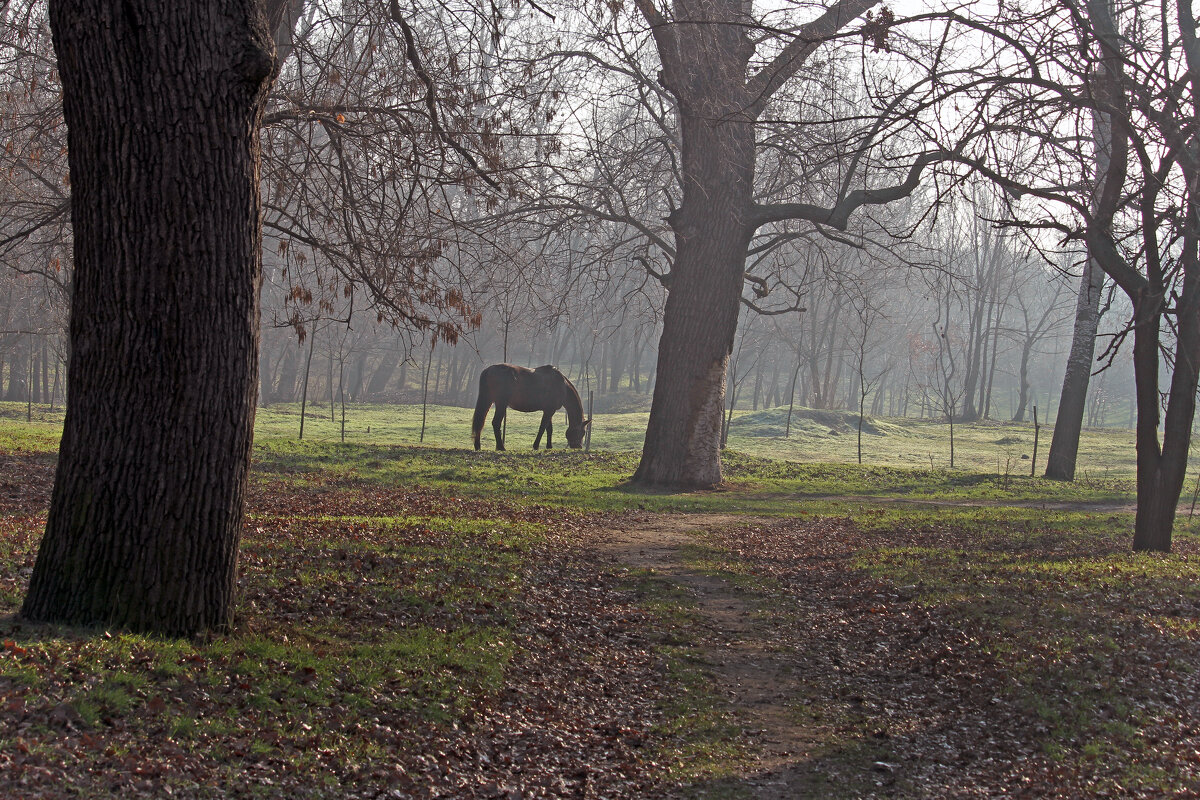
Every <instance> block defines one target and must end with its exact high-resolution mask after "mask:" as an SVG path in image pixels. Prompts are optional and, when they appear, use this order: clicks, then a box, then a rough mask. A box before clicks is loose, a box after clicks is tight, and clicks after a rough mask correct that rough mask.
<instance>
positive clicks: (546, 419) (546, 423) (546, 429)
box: [533, 411, 552, 450]
mask: <svg viewBox="0 0 1200 800" xmlns="http://www.w3.org/2000/svg"><path fill="white" fill-rule="evenodd" d="M551 416H552V414H551V413H550V412H546V411H543V412H542V424H541V425H540V426H539V427H538V435H537V438H536V439H534V440H533V449H534V450H537V449H538V445H540V444H541V443H542V434H543V433H544V434H546V449H547V450H549V449H550V417H551Z"/></svg>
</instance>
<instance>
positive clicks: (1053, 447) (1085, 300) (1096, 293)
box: [1046, 259, 1104, 481]
mask: <svg viewBox="0 0 1200 800" xmlns="http://www.w3.org/2000/svg"><path fill="white" fill-rule="evenodd" d="M1103 288H1104V270H1102V269H1100V266H1099V264H1097V263H1096V262H1095V260H1092V259H1089V260H1088V265H1087V268H1086V270H1085V271H1084V275H1083V281H1082V283H1081V284H1080V286H1079V298H1078V301H1077V302H1076V305H1075V332H1074V334H1073V335H1072V338H1071V353H1070V355H1068V356H1067V370H1066V373H1065V374H1064V375H1063V388H1062V395H1061V396H1060V397H1059V401H1058V415H1057V416H1056V417H1055V420H1054V437H1053V438H1052V439H1051V440H1050V453H1049V455H1047V457H1046V477H1047V478H1053V479H1055V480H1060V481H1071V480H1074V479H1075V460H1076V456H1077V455H1078V453H1079V434H1080V432H1081V431H1082V430H1083V412H1084V408H1085V405H1086V403H1087V390H1088V384H1089V383H1090V381H1091V377H1092V359H1093V358H1094V356H1095V353H1096V331H1097V329H1098V328H1099V326H1100V292H1101V291H1102V290H1103Z"/></svg>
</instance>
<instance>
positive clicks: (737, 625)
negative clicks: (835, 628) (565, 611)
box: [597, 514, 823, 800]
mask: <svg viewBox="0 0 1200 800" xmlns="http://www.w3.org/2000/svg"><path fill="white" fill-rule="evenodd" d="M771 521H774V520H770V519H768V518H754V517H747V516H740V515H726V514H638V515H631V516H627V517H623V518H621V519H619V520H617V521H616V522H615V523H614V524H613V525H611V526H609V527H606V528H604V529H602V530H599V531H597V533H598V536H599V541H598V546H599V549H600V552H601V554H602V555H603V556H606V557H608V558H609V559H611V560H612V561H614V562H616V563H618V564H620V565H623V566H626V567H629V568H631V569H641V570H653V571H654V573H655V574H657V575H660V576H662V577H665V578H668V579H670V580H671V581H673V582H674V583H676V584H678V585H680V586H683V587H685V588H686V589H687V590H688V591H689V592H690V594H691V595H692V597H693V599H694V601H695V604H696V610H697V612H698V613H699V615H700V617H701V620H702V622H701V625H702V627H703V629H704V630H705V633H706V635H705V636H704V637H703V639H702V640H701V641H698V642H695V643H694V644H695V647H696V649H697V650H698V651H699V652H700V654H701V657H702V659H703V662H704V663H705V665H706V668H707V671H709V672H710V673H711V674H712V676H713V678H714V680H715V682H716V684H717V685H716V687H715V688H716V691H717V693H718V694H720V695H723V696H724V697H725V698H726V699H727V700H728V701H729V703H730V705H731V706H732V707H733V708H734V709H735V713H736V715H737V719H738V722H739V724H740V725H741V727H742V728H743V730H745V731H746V735H747V737H748V738H749V739H750V740H751V741H752V744H753V745H754V749H756V750H757V751H758V758H757V761H756V763H755V764H754V768H753V769H752V770H751V773H752V774H749V775H746V776H744V777H743V778H742V779H741V780H740V781H738V784H739V785H740V786H741V787H742V788H743V789H744V790H745V791H748V792H749V796H750V797H754V798H763V799H764V800H777V799H779V800H782V799H783V798H801V797H812V796H817V795H815V794H814V791H815V790H816V787H817V786H818V785H821V784H822V783H823V776H820V775H814V774H813V773H812V770H811V769H805V768H804V767H803V766H797V765H804V764H807V763H810V761H811V759H810V758H809V752H810V750H811V749H812V747H813V746H814V745H815V744H816V741H817V740H816V738H815V736H814V733H813V731H811V730H809V729H807V728H805V727H804V726H803V725H800V724H798V723H797V722H796V721H795V716H796V715H795V712H794V711H792V710H790V709H789V708H788V706H787V705H786V700H787V698H789V697H793V696H794V695H795V694H796V692H795V691H794V685H795V683H796V681H797V680H799V677H798V676H799V671H798V670H797V669H796V667H795V665H794V664H793V663H791V661H792V659H794V656H789V654H788V653H787V652H786V651H782V652H781V650H780V648H778V647H775V646H774V642H773V638H772V636H771V631H770V630H769V629H768V628H766V627H765V626H764V625H763V624H762V623H756V622H755V615H756V611H757V610H758V609H757V608H756V607H755V606H754V605H753V603H752V602H751V601H750V600H749V598H748V597H747V594H746V593H745V592H743V591H740V590H738V589H737V588H736V587H734V586H731V585H730V584H729V583H728V582H726V581H725V580H723V579H721V578H719V577H715V576H712V575H708V574H705V573H703V572H698V571H696V570H693V569H690V568H688V567H687V566H686V565H685V564H684V559H683V553H682V550H683V549H684V548H685V547H687V546H688V545H695V544H697V539H696V537H695V535H694V534H695V533H696V532H699V531H703V530H706V529H713V528H720V527H732V526H735V525H750V524H755V523H766V522H771ZM738 796H741V795H738Z"/></svg>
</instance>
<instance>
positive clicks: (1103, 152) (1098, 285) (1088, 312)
mask: <svg viewBox="0 0 1200 800" xmlns="http://www.w3.org/2000/svg"><path fill="white" fill-rule="evenodd" d="M1107 6H1108V7H1107V8H1106V9H1104V19H1103V20H1097V24H1099V25H1110V24H1111V22H1110V21H1109V20H1110V19H1111V15H1112V10H1111V3H1108V4H1107ZM1089 8H1090V10H1091V13H1092V14H1093V16H1095V14H1096V12H1097V11H1099V10H1100V9H1099V5H1097V7H1096V8H1092V7H1091V5H1089ZM1092 143H1093V145H1094V146H1095V152H1096V180H1095V183H1096V185H1097V186H1101V185H1103V184H1104V183H1105V181H1106V180H1107V176H1108V171H1109V160H1110V158H1111V155H1112V148H1113V126H1112V120H1111V119H1109V118H1108V115H1106V114H1100V113H1094V114H1093V117H1092ZM1093 204H1095V198H1093ZM1103 289H1104V270H1103V269H1102V267H1101V266H1100V263H1099V262H1098V261H1097V260H1096V258H1095V256H1094V254H1092V253H1089V254H1088V262H1087V266H1086V267H1084V270H1083V280H1082V282H1081V283H1080V286H1079V298H1078V300H1077V301H1076V304H1075V332H1074V334H1073V335H1072V338H1071V354H1070V355H1069V356H1067V370H1066V373H1065V374H1064V375H1063V388H1062V396H1061V397H1060V398H1059V401H1058V416H1057V417H1055V420H1054V438H1053V439H1051V440H1050V452H1049V453H1048V454H1047V456H1046V477H1047V478H1053V479H1056V480H1061V481H1071V480H1074V479H1075V460H1076V458H1077V456H1078V455H1079V434H1080V432H1081V431H1082V430H1083V413H1084V409H1085V408H1086V404H1087V390H1088V383H1089V382H1090V381H1091V376H1092V361H1093V359H1094V357H1095V354H1096V331H1097V330H1098V329H1099V327H1100V293H1101V291H1103ZM1156 338H1157V335H1156ZM1155 358H1156V359H1157V356H1155ZM1155 414H1156V415H1157V412H1155Z"/></svg>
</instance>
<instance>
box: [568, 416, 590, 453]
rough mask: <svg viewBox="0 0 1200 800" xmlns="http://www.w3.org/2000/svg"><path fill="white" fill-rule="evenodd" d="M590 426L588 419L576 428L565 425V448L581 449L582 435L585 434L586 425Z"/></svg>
mask: <svg viewBox="0 0 1200 800" xmlns="http://www.w3.org/2000/svg"><path fill="white" fill-rule="evenodd" d="M591 424H592V421H591V420H590V419H585V420H584V421H583V422H581V423H579V426H578V427H576V426H574V425H567V447H583V435H584V434H585V433H587V429H588V425H591Z"/></svg>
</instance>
